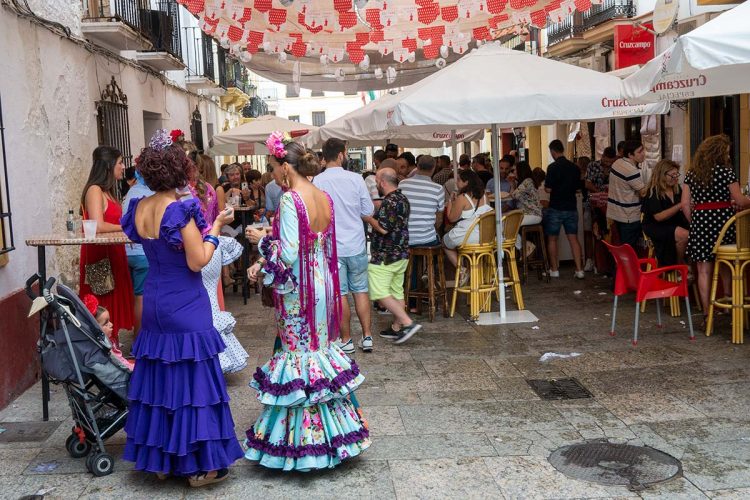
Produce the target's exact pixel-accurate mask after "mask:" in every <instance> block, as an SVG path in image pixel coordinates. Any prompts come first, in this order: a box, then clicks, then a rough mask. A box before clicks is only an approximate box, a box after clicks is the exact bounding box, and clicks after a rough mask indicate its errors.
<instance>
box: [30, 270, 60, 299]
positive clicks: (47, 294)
mask: <svg viewBox="0 0 750 500" xmlns="http://www.w3.org/2000/svg"><path fill="white" fill-rule="evenodd" d="M41 279H42V277H41V276H39V274H38V273H35V274H34V275H33V276H32V277H30V278H29V279H27V280H26V287H25V290H26V295H27V296H28V297H29V298H30V299H31V300H34V299H35V298H37V297H38V295H35V294H34V291H33V290H32V289H31V287H32V286H34V283H36V282H38V281H41ZM40 284H41V283H40ZM54 284H55V278H49V279H48V280H47V282H46V283H44V285H42V286H41V290H40V292H41V294H42V295H43V296H44V298H45V299H47V302H49V301H50V299H51V297H50V289H51V288H52V286H53V285H54Z"/></svg>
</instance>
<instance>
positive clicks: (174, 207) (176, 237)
mask: <svg viewBox="0 0 750 500" xmlns="http://www.w3.org/2000/svg"><path fill="white" fill-rule="evenodd" d="M191 219H192V220H195V224H196V225H197V226H198V230H199V231H201V233H202V232H203V230H204V229H205V228H206V227H207V226H208V223H207V222H206V219H204V218H203V212H201V204H200V201H199V200H197V199H195V198H192V199H189V200H185V201H177V202H175V203H171V204H169V205H167V209H166V210H165V211H164V215H163V216H162V219H161V234H162V235H163V236H164V238H165V239H166V240H167V243H169V244H170V245H171V246H172V247H173V248H176V249H181V248H182V245H183V242H182V233H181V232H180V230H181V229H182V228H183V227H185V226H187V225H188V223H189V222H190V220H191Z"/></svg>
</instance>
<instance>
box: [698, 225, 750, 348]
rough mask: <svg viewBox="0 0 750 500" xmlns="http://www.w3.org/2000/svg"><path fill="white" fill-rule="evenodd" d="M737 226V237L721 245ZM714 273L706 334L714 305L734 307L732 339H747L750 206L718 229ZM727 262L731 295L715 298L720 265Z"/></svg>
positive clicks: (711, 319)
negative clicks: (734, 241) (729, 272)
mask: <svg viewBox="0 0 750 500" xmlns="http://www.w3.org/2000/svg"><path fill="white" fill-rule="evenodd" d="M732 226H734V228H735V231H736V234H737V241H736V243H733V244H729V245H722V244H721V243H722V240H723V239H724V236H726V233H727V231H728V230H729V229H730V228H731V227H732ZM714 255H715V256H716V261H715V262H714V275H713V282H712V284H711V295H710V297H709V301H708V318H706V336H709V335H711V333H712V331H713V327H714V308H715V307H719V308H722V309H730V310H731V311H732V343H733V344H742V343H743V342H744V328H745V314H746V312H747V311H748V310H749V309H750V301H748V300H746V299H749V298H750V297H746V293H747V290H746V288H747V287H746V286H745V268H746V267H747V265H748V264H750V210H743V211H742V212H739V213H738V214H736V215H734V216H733V217H732V218H731V219H729V220H728V221H727V222H726V224H724V227H723V228H722V229H721V232H720V233H719V237H718V238H717V239H716V244H715V246H714ZM722 265H724V266H727V267H728V268H729V269H730V271H731V272H732V296H731V297H722V298H720V299H717V298H716V289H717V287H718V285H719V269H720V268H721V266H722Z"/></svg>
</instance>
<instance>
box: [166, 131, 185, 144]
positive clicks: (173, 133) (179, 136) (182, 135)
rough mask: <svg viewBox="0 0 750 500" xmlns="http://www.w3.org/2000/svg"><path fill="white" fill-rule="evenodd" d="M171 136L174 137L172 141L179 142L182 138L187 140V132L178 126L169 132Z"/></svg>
mask: <svg viewBox="0 0 750 500" xmlns="http://www.w3.org/2000/svg"><path fill="white" fill-rule="evenodd" d="M169 136H170V137H171V138H172V142H179V141H182V140H185V132H183V131H182V130H180V129H178V128H176V129H174V130H173V131H171V132H170V133H169Z"/></svg>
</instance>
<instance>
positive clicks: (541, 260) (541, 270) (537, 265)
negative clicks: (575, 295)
mask: <svg viewBox="0 0 750 500" xmlns="http://www.w3.org/2000/svg"><path fill="white" fill-rule="evenodd" d="M529 236H533V238H529ZM533 240H536V241H533ZM527 241H531V242H532V243H534V245H536V248H535V249H534V251H533V252H532V253H531V255H530V256H528V257H527V256H526V242H527ZM521 263H522V266H523V276H522V278H521V282H522V283H526V278H527V277H528V268H529V267H531V268H532V269H536V272H537V278H538V279H542V274H544V276H546V278H547V279H546V281H547V283H549V281H550V276H549V258H548V257H547V242H546V241H545V238H544V229H543V228H542V224H541V222H540V223H539V224H530V225H528V226H521Z"/></svg>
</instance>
